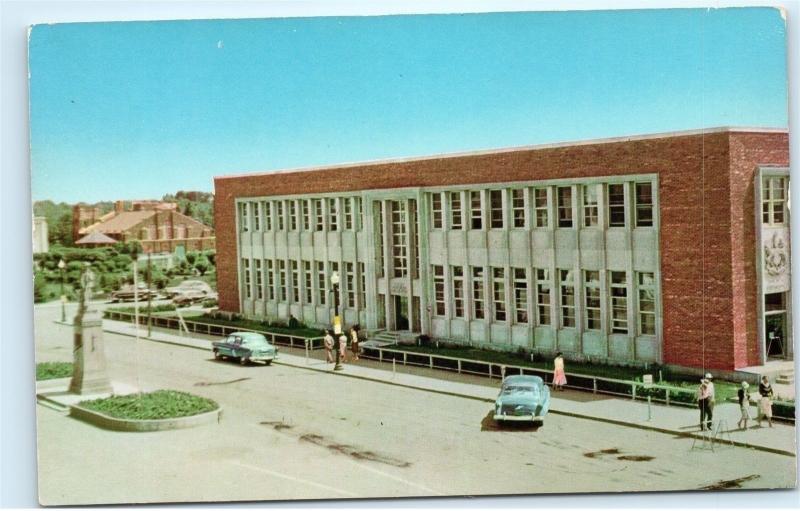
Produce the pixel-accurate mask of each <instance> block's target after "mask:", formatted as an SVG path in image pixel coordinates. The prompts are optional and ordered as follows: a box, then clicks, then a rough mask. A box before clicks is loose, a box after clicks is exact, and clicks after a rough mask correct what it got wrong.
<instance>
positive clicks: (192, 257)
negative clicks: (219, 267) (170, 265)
mask: <svg viewBox="0 0 800 511" xmlns="http://www.w3.org/2000/svg"><path fill="white" fill-rule="evenodd" d="M197 255H198V254H197V252H195V251H191V252H186V262H188V263H189V264H190V265H192V266H194V263H195V262H196V261H197Z"/></svg>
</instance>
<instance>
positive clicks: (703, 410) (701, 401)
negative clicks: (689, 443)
mask: <svg viewBox="0 0 800 511" xmlns="http://www.w3.org/2000/svg"><path fill="white" fill-rule="evenodd" d="M708 397H709V394H708V380H707V379H705V378H703V379H702V380H700V387H699V388H698V389H697V406H698V407H700V431H705V429H706V425H708V426H710V425H711V418H710V416H709V409H708ZM706 417H708V419H706Z"/></svg>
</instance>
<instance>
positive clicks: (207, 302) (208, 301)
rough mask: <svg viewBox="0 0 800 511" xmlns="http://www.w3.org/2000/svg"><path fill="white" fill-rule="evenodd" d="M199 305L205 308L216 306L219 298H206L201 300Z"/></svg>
mask: <svg viewBox="0 0 800 511" xmlns="http://www.w3.org/2000/svg"><path fill="white" fill-rule="evenodd" d="M201 305H202V306H203V307H205V308H210V307H218V306H219V300H217V299H216V298H206V299H204V300H203V301H202V303H201Z"/></svg>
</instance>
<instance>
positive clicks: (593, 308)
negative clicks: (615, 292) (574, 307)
mask: <svg viewBox="0 0 800 511" xmlns="http://www.w3.org/2000/svg"><path fill="white" fill-rule="evenodd" d="M583 288H584V297H585V301H586V314H585V317H586V330H600V329H601V328H602V323H601V319H600V318H601V315H600V272H599V271H585V272H584V273H583Z"/></svg>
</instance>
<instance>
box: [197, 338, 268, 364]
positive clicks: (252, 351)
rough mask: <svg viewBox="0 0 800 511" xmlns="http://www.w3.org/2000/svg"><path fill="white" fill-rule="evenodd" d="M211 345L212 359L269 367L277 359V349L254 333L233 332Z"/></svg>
mask: <svg viewBox="0 0 800 511" xmlns="http://www.w3.org/2000/svg"><path fill="white" fill-rule="evenodd" d="M212 345H213V350H214V358H216V359H226V358H229V359H237V360H239V363H240V364H242V365H247V364H248V363H250V362H264V364H265V365H270V364H271V363H272V361H273V360H275V359H276V358H277V357H278V348H276V347H275V346H273V345H272V344H270V343H269V341H267V338H266V337H264V336H263V335H261V334H257V333H255V332H234V333H232V334H230V335H229V336H227V337H226V338H225V339H223V340H222V341H216V342H214V343H213V344H212Z"/></svg>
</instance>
